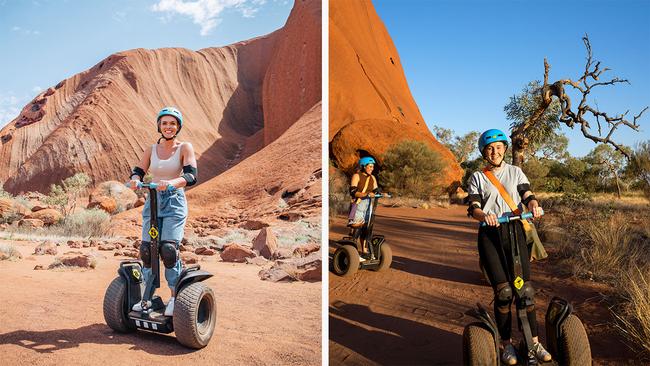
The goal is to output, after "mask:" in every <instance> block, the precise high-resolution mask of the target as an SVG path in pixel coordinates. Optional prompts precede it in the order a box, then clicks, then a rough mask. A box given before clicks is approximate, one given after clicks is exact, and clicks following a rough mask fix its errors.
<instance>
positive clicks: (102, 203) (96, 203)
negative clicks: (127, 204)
mask: <svg viewBox="0 0 650 366" xmlns="http://www.w3.org/2000/svg"><path fill="white" fill-rule="evenodd" d="M87 208H89V209H91V208H98V209H100V210H104V211H105V212H107V213H109V214H114V213H117V201H116V200H115V198H113V197H106V196H98V197H94V198H93V201H90V202H89V203H88V206H87Z"/></svg>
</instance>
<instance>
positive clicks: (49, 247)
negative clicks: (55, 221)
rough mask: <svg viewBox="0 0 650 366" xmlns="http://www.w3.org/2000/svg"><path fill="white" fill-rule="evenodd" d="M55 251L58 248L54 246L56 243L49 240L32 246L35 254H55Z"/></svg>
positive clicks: (56, 251)
mask: <svg viewBox="0 0 650 366" xmlns="http://www.w3.org/2000/svg"><path fill="white" fill-rule="evenodd" d="M57 253H58V249H57V248H56V243H54V242H52V241H49V240H48V241H44V242H42V243H41V244H39V245H38V246H37V247H36V248H34V254H35V255H46V254H48V255H56V254H57Z"/></svg>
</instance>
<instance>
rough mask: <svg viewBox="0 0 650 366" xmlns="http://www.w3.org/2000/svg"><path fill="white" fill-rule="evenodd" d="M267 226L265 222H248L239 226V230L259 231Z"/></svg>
mask: <svg viewBox="0 0 650 366" xmlns="http://www.w3.org/2000/svg"><path fill="white" fill-rule="evenodd" d="M268 226H269V224H267V223H266V222H262V221H258V220H248V221H246V222H244V223H243V224H240V225H239V228H241V229H244V230H260V229H261V228H265V227H268Z"/></svg>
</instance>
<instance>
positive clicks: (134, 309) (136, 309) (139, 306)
mask: <svg viewBox="0 0 650 366" xmlns="http://www.w3.org/2000/svg"><path fill="white" fill-rule="evenodd" d="M149 306H151V301H147V304H146V307H147V308H148V307H149ZM131 310H133V311H142V301H141V302H138V303H136V304H135V305H133V308H131Z"/></svg>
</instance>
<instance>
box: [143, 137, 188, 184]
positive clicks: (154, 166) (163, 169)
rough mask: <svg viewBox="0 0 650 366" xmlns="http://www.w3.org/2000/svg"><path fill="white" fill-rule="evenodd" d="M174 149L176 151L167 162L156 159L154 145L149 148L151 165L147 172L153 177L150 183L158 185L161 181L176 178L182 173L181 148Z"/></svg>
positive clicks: (156, 154)
mask: <svg viewBox="0 0 650 366" xmlns="http://www.w3.org/2000/svg"><path fill="white" fill-rule="evenodd" d="M182 145H183V144H181V145H179V146H178V148H176V151H174V153H173V154H172V156H170V157H169V159H167V160H162V159H159V158H158V153H157V152H156V146H157V145H156V144H155V145H153V146H152V147H151V164H150V165H149V171H150V172H151V174H152V175H153V177H152V182H154V183H158V182H160V181H161V180H171V179H175V178H178V177H180V176H181V175H182V173H183V165H182V164H183V163H182V161H181V146H182Z"/></svg>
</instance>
